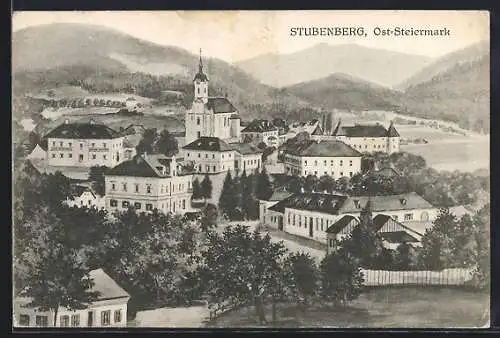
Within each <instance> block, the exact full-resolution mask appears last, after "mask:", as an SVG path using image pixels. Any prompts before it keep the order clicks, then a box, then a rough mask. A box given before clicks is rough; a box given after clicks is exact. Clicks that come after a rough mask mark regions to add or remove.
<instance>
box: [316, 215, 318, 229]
mask: <svg viewBox="0 0 500 338" xmlns="http://www.w3.org/2000/svg"><path fill="white" fill-rule="evenodd" d="M316 230H319V218H317V217H316Z"/></svg>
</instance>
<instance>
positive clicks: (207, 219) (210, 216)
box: [200, 203, 218, 232]
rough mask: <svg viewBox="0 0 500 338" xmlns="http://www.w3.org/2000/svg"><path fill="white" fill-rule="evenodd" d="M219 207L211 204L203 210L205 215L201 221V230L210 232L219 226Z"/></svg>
mask: <svg viewBox="0 0 500 338" xmlns="http://www.w3.org/2000/svg"><path fill="white" fill-rule="evenodd" d="M217 216H218V212H217V207H216V206H215V205H213V204H211V203H209V204H208V205H207V206H206V207H205V208H203V215H202V217H201V220H200V228H201V230H202V231H204V232H208V231H209V230H210V229H212V228H213V227H216V226H217Z"/></svg>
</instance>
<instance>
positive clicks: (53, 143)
mask: <svg viewBox="0 0 500 338" xmlns="http://www.w3.org/2000/svg"><path fill="white" fill-rule="evenodd" d="M52 146H53V147H55V146H56V142H55V141H53V142H52ZM28 318H29V317H28Z"/></svg>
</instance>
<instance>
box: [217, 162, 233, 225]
mask: <svg viewBox="0 0 500 338" xmlns="http://www.w3.org/2000/svg"><path fill="white" fill-rule="evenodd" d="M235 195H236V192H235V189H234V185H233V178H232V176H231V172H230V171H229V170H228V171H227V174H226V178H225V179H224V183H223V185H222V191H221V195H220V198H219V209H220V210H221V211H222V213H224V214H226V215H227V216H228V217H230V216H231V215H232V214H233V211H234V210H235V209H236V206H237V204H236V199H235Z"/></svg>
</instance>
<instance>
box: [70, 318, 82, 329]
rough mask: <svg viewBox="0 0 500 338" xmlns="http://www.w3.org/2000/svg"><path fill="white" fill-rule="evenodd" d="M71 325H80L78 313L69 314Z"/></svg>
mask: <svg viewBox="0 0 500 338" xmlns="http://www.w3.org/2000/svg"><path fill="white" fill-rule="evenodd" d="M71 326H72V327H78V326H80V315H71Z"/></svg>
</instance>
